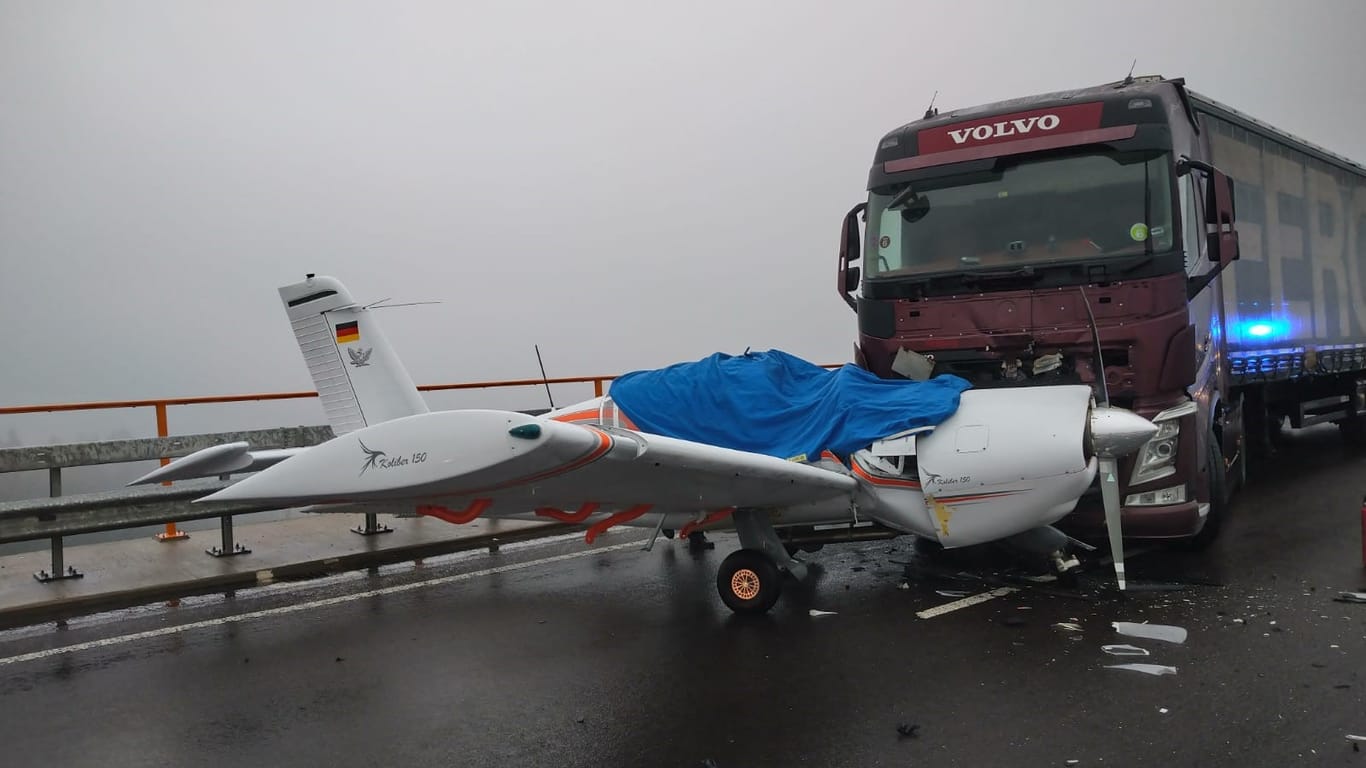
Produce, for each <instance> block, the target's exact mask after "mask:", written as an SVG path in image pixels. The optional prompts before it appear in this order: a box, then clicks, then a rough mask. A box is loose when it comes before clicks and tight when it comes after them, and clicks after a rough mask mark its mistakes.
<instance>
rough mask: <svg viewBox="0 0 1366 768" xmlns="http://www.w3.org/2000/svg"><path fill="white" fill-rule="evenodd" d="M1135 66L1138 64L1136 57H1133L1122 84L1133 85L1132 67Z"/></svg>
mask: <svg viewBox="0 0 1366 768" xmlns="http://www.w3.org/2000/svg"><path fill="white" fill-rule="evenodd" d="M1137 66H1138V59H1134V63H1133V64H1130V65H1129V74H1127V75H1125V76H1124V84H1125V85H1133V82H1134V67H1137Z"/></svg>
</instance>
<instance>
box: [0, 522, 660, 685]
mask: <svg viewBox="0 0 1366 768" xmlns="http://www.w3.org/2000/svg"><path fill="white" fill-rule="evenodd" d="M639 545H640V542H639V541H628V542H624V543H621V544H613V545H611V546H607V547H594V548H592V549H585V550H581V551H578V552H570V553H568V554H564V555H554V556H552V557H543V558H540V559H539V560H528V561H527V562H525V563H510V564H508V565H500V566H497V567H494V568H485V569H483V570H479V571H470V572H469V573H458V574H455V575H453V576H441V577H439V578H435V579H427V580H426V581H415V582H411V583H408V584H396V585H394V586H392V587H382V588H380V589H371V590H367V591H365V592H354V593H351V594H349V595H338V596H337V597H328V598H323V599H321V600H310V601H308V602H306V603H295V604H293V605H281V606H277V607H275V608H265V609H262V610H259V611H249V612H247V613H239V614H235V615H232V616H222V617H220V618H217V619H206V620H204V621H195V622H191V623H189V624H178V625H176V626H174V627H162V628H160V629H152V630H147V631H146V632H134V633H133V634H129V635H119V636H117V637H106V638H104V639H101V640H90V641H88V642H84V643H75V644H72V645H64V646H62V647H60V648H49V649H47V650H44V651H34V652H32V653H21V654H19V655H17V656H7V657H3V658H0V667H3V666H6V665H9V664H19V663H21V662H25V661H37V660H39V659H46V658H49V657H51V656H57V655H60V654H63V653H76V652H78V651H88V650H92V649H95V648H108V647H109V646H113V645H123V644H125V643H132V642H136V641H138V640H147V639H150V638H154V637H165V636H166V635H174V634H177V633H180V632H188V631H190V630H193V629H205V628H208V627H217V626H221V625H223V624H238V623H241V622H244V621H251V620H253V619H264V618H267V617H270V616H281V615H284V614H287V613H298V612H300V611H311V610H314V609H316V608H326V607H327V606H330V605H340V604H341V603H346V602H350V601H352V600H362V599H364V598H367V597H378V596H380V595H394V594H398V593H400V592H411V591H413V590H415V589H423V588H425V587H436V586H440V585H442V584H454V583H456V582H461V581H469V580H471V579H478V578H481V577H483V576H492V575H494V574H499V573H508V572H509V571H521V570H526V569H527V568H535V567H537V566H541V565H550V564H552V563H562V562H565V561H566V560H576V559H578V558H581V557H588V556H590V555H596V554H600V553H602V552H615V551H617V550H622V549H629V548H631V547H638V546H639Z"/></svg>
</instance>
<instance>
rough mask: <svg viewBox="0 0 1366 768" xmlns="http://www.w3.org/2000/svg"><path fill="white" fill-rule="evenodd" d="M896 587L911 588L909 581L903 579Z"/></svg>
mask: <svg viewBox="0 0 1366 768" xmlns="http://www.w3.org/2000/svg"><path fill="white" fill-rule="evenodd" d="M896 588H897V589H910V588H911V584H910V582H907V581H903V582H901V583H900V584H898V585H896Z"/></svg>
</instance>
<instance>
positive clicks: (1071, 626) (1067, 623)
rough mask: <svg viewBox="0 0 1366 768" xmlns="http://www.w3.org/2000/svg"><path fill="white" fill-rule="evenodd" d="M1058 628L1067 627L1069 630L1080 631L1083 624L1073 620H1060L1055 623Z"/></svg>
mask: <svg viewBox="0 0 1366 768" xmlns="http://www.w3.org/2000/svg"><path fill="white" fill-rule="evenodd" d="M1053 626H1054V627H1055V628H1057V629H1065V630H1067V631H1068V632H1080V631H1081V625H1080V624H1077V623H1075V622H1071V621H1060V622H1058V623H1057V624H1054V625H1053Z"/></svg>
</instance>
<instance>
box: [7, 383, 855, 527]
mask: <svg viewBox="0 0 1366 768" xmlns="http://www.w3.org/2000/svg"><path fill="white" fill-rule="evenodd" d="M841 365H843V364H842V363H836V364H826V365H824V366H822V367H824V368H838V367H840V366H841ZM615 378H617V377H616V376H568V377H561V378H557V379H506V380H503V381H471V382H462V383H458V384H424V385H422V386H419V387H418V390H419V391H422V392H445V391H448V390H454V389H496V388H506V387H540V386H545V385H547V384H587V383H590V382H591V383H592V384H593V396H594V397H601V396H602V394H603V392H604V391H605V388H606V384H607V382H609V381H612V380H613V379H615ZM317 396H318V393H317V392H260V393H256V394H247V395H202V396H199V397H162V398H152V399H148V400H99V401H91V402H85V403H48V404H46V405H6V406H0V416H10V415H16V414H22V413H56V412H59V411H103V410H113V409H119V408H152V409H154V410H155V412H156V419H157V437H168V436H169V435H170V430H169V428H168V425H167V418H166V409H167V408H169V407H170V406H173V405H209V404H221V403H246V402H259V401H265V400H298V399H301V398H306V397H317ZM169 462H170V459H162V460H161V463H162V465H163V466H164V465H165V464H167V463H169ZM166 485H170V483H166ZM186 536H187V534H185V533H183V532H181V531H179V530H177V529H176V524H175V523H167V524H166V532H165V533H159V534H157V538H159V539H161V540H163V541H166V540H170V539H180V538H185V537H186Z"/></svg>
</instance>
